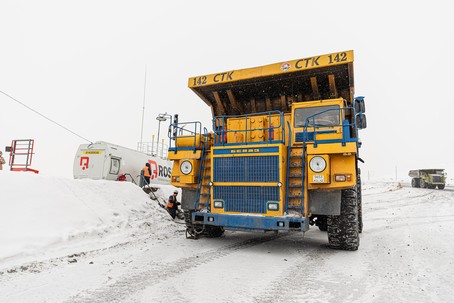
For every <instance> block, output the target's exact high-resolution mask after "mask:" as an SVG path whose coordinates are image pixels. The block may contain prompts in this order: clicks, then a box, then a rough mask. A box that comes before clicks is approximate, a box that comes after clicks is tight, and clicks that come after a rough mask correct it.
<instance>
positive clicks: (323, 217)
mask: <svg viewBox="0 0 454 303" xmlns="http://www.w3.org/2000/svg"><path fill="white" fill-rule="evenodd" d="M188 84H189V88H190V89H191V90H192V91H194V92H195V93H196V94H197V95H198V96H199V97H200V98H201V99H202V100H203V101H204V102H205V103H206V104H207V105H208V106H209V107H211V111H212V115H213V119H212V121H213V124H212V131H210V132H209V131H208V130H207V128H206V127H203V126H202V125H201V123H200V122H198V121H185V122H180V121H178V116H177V115H175V118H174V121H173V124H171V126H170V129H169V137H170V139H171V140H170V141H171V145H170V147H169V153H168V158H169V160H173V161H174V162H173V168H172V176H171V184H172V185H174V186H177V187H181V188H182V191H183V197H182V201H181V204H182V209H183V211H184V214H185V222H186V227H187V233H186V236H187V237H197V236H199V235H206V236H208V237H219V236H221V235H222V234H223V233H224V230H239V231H261V232H266V231H274V232H284V231H292V232H305V231H307V230H308V229H309V227H310V226H311V225H312V226H314V225H315V226H317V227H318V228H319V229H320V230H322V231H327V235H328V242H329V246H330V247H332V248H335V249H342V250H357V249H358V247H359V241H360V238H359V234H360V233H361V231H362V227H363V224H362V208H361V177H360V168H359V167H358V163H359V162H362V160H361V158H360V155H359V149H360V147H361V141H360V138H359V130H361V129H364V128H366V116H365V114H364V113H365V103H364V97H355V96H354V77H353V51H351V50H350V51H342V52H337V53H332V54H326V55H320V56H314V57H308V58H301V59H297V60H292V61H285V62H279V63H275V64H270V65H265V66H260V67H254V68H246V69H239V70H230V71H226V72H221V73H215V74H210V75H202V76H197V77H192V78H189V83H188Z"/></svg>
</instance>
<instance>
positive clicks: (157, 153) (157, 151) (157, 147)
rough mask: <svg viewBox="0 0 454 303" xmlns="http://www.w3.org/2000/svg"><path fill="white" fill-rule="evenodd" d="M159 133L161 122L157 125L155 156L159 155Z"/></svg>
mask: <svg viewBox="0 0 454 303" xmlns="http://www.w3.org/2000/svg"><path fill="white" fill-rule="evenodd" d="M160 132H161V120H159V123H158V140H156V145H157V146H156V155H159V133H160Z"/></svg>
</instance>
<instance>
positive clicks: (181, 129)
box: [168, 121, 208, 152]
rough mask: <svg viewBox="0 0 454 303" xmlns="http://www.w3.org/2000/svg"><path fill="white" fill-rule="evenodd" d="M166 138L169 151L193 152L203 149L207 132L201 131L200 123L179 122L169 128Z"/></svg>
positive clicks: (205, 130)
mask: <svg viewBox="0 0 454 303" xmlns="http://www.w3.org/2000/svg"><path fill="white" fill-rule="evenodd" d="M168 136H169V138H170V146H169V151H173V152H177V151H179V150H193V151H194V152H195V151H196V150H197V149H200V148H202V147H203V144H205V142H206V140H207V139H208V131H207V129H206V128H203V129H202V123H200V122H199V121H195V122H180V123H173V124H172V125H170V127H169V132H168Z"/></svg>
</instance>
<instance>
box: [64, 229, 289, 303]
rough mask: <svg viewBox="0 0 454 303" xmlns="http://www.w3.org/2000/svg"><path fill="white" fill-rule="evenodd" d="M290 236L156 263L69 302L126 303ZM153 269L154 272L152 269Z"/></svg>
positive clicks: (269, 236) (270, 237) (255, 240)
mask: <svg viewBox="0 0 454 303" xmlns="http://www.w3.org/2000/svg"><path fill="white" fill-rule="evenodd" d="M287 235H288V234H278V235H268V236H263V237H260V238H252V239H248V240H246V241H242V242H239V243H234V244H231V245H227V246H223V247H220V248H216V249H212V250H209V251H205V252H203V253H202V254H203V255H209V256H210V258H209V259H207V258H203V257H202V256H201V257H199V256H198V255H193V256H190V257H185V258H180V259H178V260H174V261H172V262H167V263H157V262H153V263H151V264H150V265H149V266H147V267H148V269H145V270H142V271H136V272H133V273H132V274H129V275H125V276H124V277H123V279H121V280H120V281H117V282H114V283H112V284H109V285H106V286H104V287H101V288H98V289H95V290H88V291H84V292H82V293H79V294H77V295H76V296H74V297H71V298H69V299H68V300H67V301H65V302H68V303H80V302H90V303H91V302H103V303H104V302H124V301H125V300H127V298H129V297H131V296H133V295H134V294H136V293H137V292H139V291H141V290H144V289H145V288H147V287H150V286H153V285H156V284H160V283H163V282H165V281H166V280H167V279H169V278H174V277H176V276H178V275H180V274H181V273H184V272H186V271H188V270H191V269H193V268H195V267H198V266H199V265H203V264H206V263H209V262H213V261H215V260H218V259H220V258H223V257H225V256H227V255H229V254H232V253H234V252H236V251H239V250H242V249H246V248H249V247H252V246H255V245H259V244H262V243H265V242H268V241H273V240H275V239H278V238H282V237H285V236H287ZM149 267H151V268H149Z"/></svg>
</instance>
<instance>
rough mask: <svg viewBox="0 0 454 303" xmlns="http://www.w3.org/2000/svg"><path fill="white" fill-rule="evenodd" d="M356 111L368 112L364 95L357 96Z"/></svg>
mask: <svg viewBox="0 0 454 303" xmlns="http://www.w3.org/2000/svg"><path fill="white" fill-rule="evenodd" d="M354 104H355V111H356V113H357V114H358V113H362V114H364V113H365V112H366V104H365V103H364V97H356V98H355V103H354Z"/></svg>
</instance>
